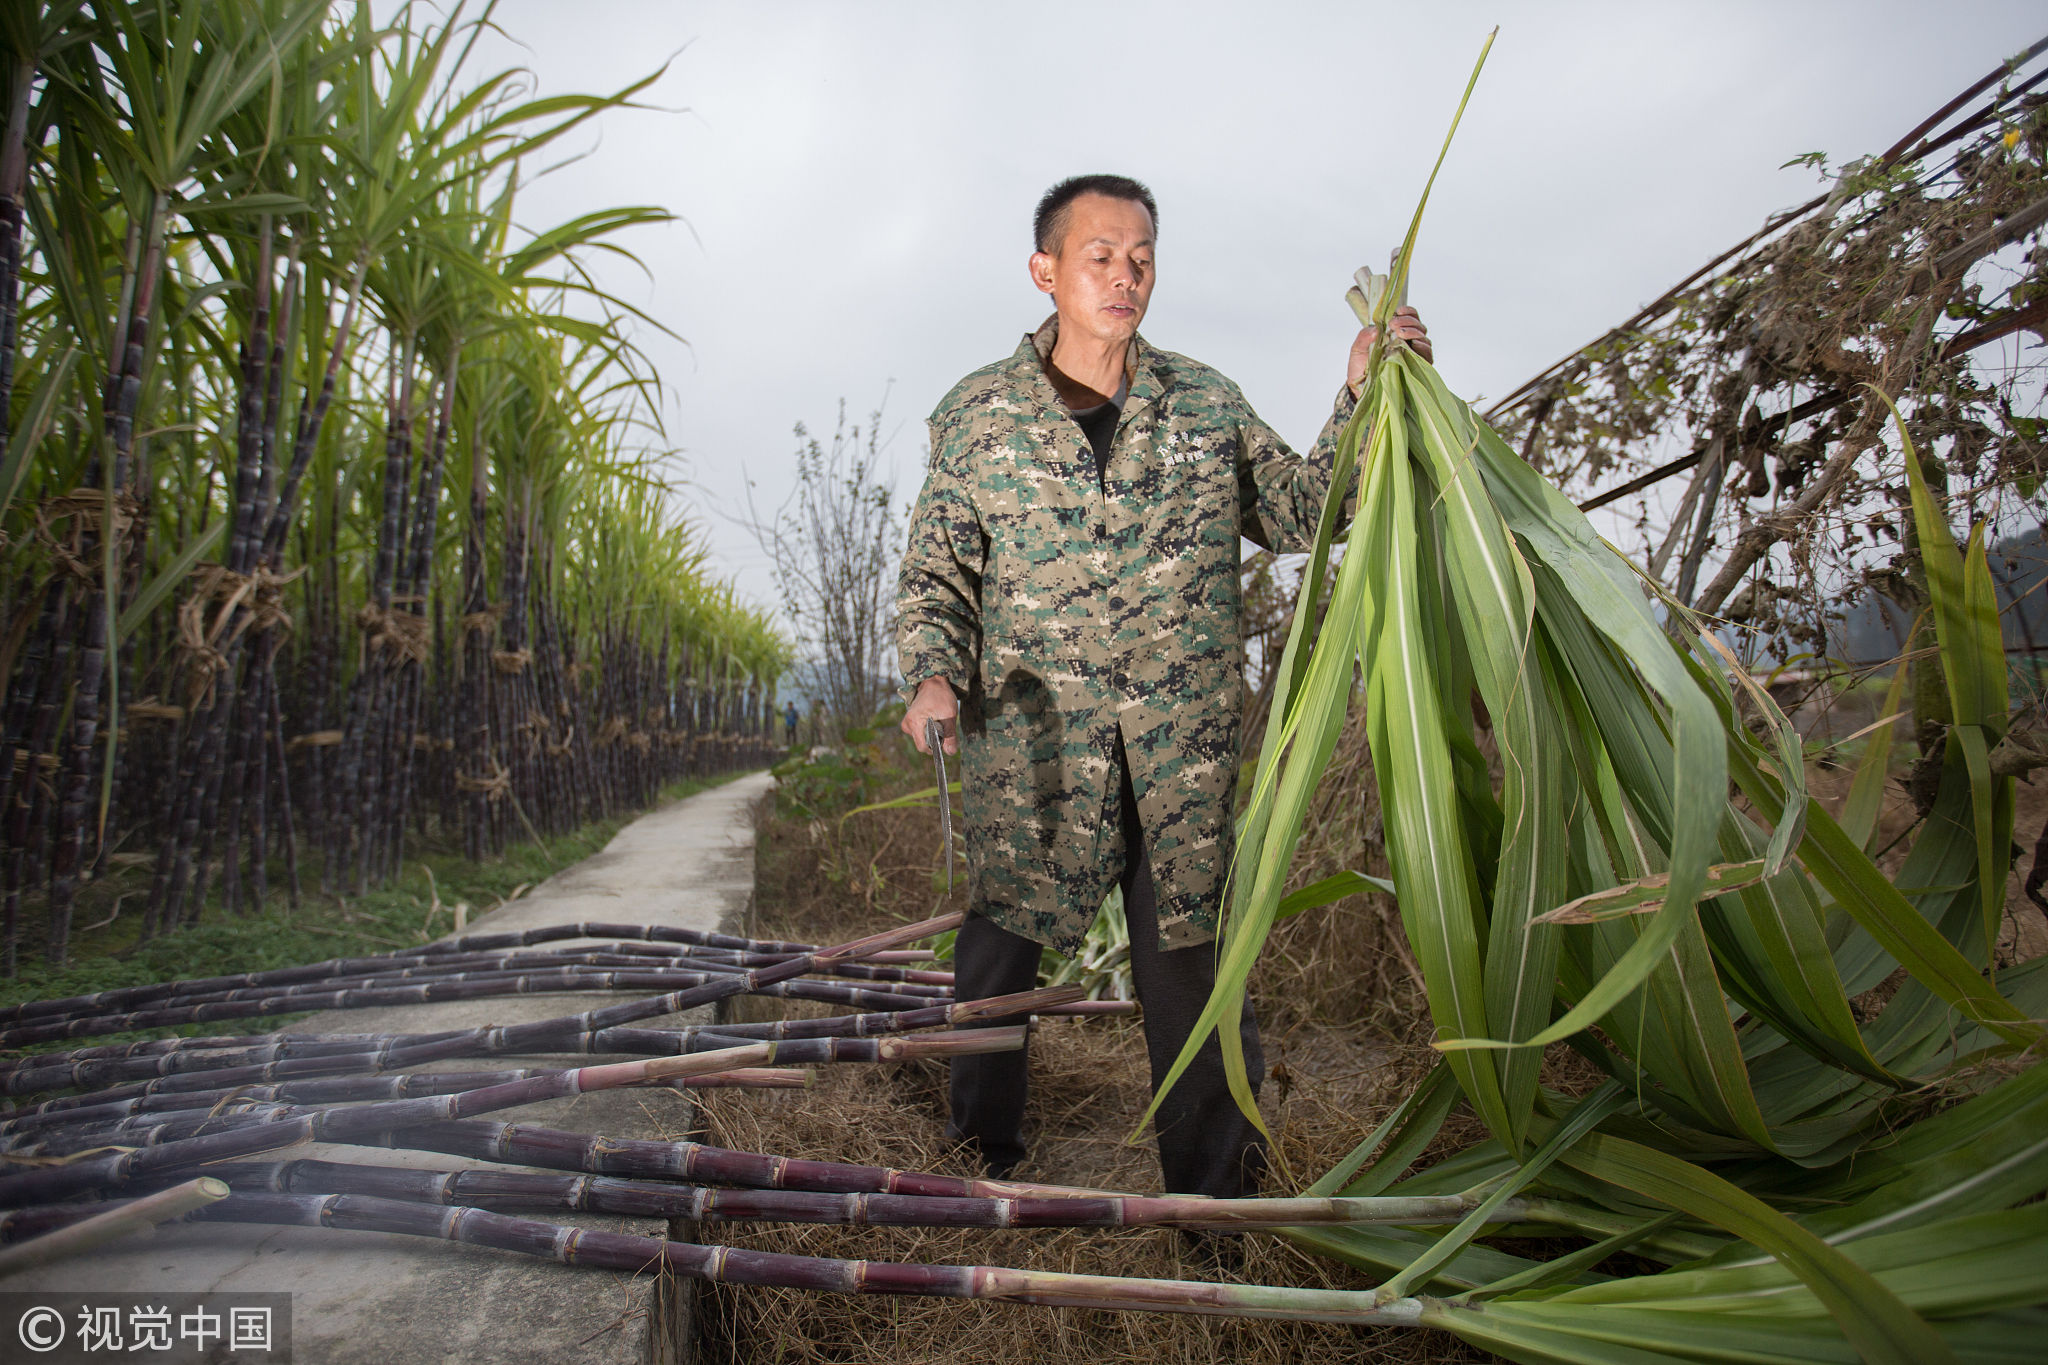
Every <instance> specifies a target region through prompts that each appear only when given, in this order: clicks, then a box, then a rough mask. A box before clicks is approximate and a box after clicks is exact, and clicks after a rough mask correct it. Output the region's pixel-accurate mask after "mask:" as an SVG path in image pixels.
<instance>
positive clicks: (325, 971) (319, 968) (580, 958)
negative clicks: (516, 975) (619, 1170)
mask: <svg viewBox="0 0 2048 1365" xmlns="http://www.w3.org/2000/svg"><path fill="white" fill-rule="evenodd" d="M791 956H792V954H788V953H755V952H743V951H740V950H738V949H733V948H703V947H700V948H695V949H693V950H692V949H685V948H680V947H673V946H670V945H666V944H662V945H657V944H632V943H618V944H596V945H593V946H591V947H587V948H558V949H546V950H542V951H539V952H490V953H484V952H479V953H463V954H451V955H446V956H436V957H434V958H431V959H427V960H421V959H418V958H413V957H400V956H397V955H395V954H381V955H378V956H375V957H349V958H331V959H329V960H328V961H325V962H314V963H309V964H307V965H305V966H302V967H277V968H272V969H271V970H268V971H261V972H240V973H236V974H234V975H231V976H211V977H198V978H194V979H191V980H186V981H164V982H156V983H153V984H151V985H147V986H123V987H119V988H116V989H114V990H106V991H96V992H94V993H93V994H91V995H74V996H68V997H65V998H63V999H56V1000H30V1001H24V1002H23V1003H21V1004H18V1005H9V1006H6V1007H0V1025H4V1024H15V1023H23V1022H27V1021H30V1020H35V1019H41V1018H48V1017H55V1016H70V1015H81V1014H92V1013H113V1012H126V1011H130V1010H134V1009H136V1008H138V1007H140V1006H142V1005H145V1004H153V1003H156V1002H159V1001H164V1000H168V999H170V998H171V997H173V996H189V995H199V994H206V993H211V992H215V991H234V990H248V989H252V988H255V987H260V986H290V985H297V984H299V983H301V982H308V981H320V982H329V983H333V982H335V981H336V980H337V979H339V978H353V977H358V976H361V977H369V976H377V977H386V978H390V979H391V980H393V981H402V980H413V979H416V978H421V977H429V976H448V975H452V974H454V973H457V972H462V971H498V970H511V969H513V968H515V967H517V968H522V969H528V970H530V969H532V968H538V967H550V966H635V967H651V968H657V969H668V968H674V969H676V970H685V971H687V970H696V971H707V970H723V969H725V968H728V967H731V968H744V967H772V966H775V965H776V964H778V963H780V962H784V961H786V960H787V959H788V958H789V957H791ZM829 971H830V974H831V975H833V976H838V977H844V978H846V979H848V980H865V981H891V982H903V983H905V984H914V985H920V986H940V987H951V985H952V984H953V974H952V973H951V972H924V971H912V970H909V969H907V968H902V967H878V966H874V965H871V964H869V963H864V962H839V963H834V964H832V966H831V967H830V968H829ZM336 988H337V989H338V987H336ZM894 993H896V994H907V995H915V994H923V993H926V992H920V991H907V990H906V991H898V992H894ZM931 993H932V994H941V993H950V991H946V992H931ZM188 1003H194V1002H188Z"/></svg>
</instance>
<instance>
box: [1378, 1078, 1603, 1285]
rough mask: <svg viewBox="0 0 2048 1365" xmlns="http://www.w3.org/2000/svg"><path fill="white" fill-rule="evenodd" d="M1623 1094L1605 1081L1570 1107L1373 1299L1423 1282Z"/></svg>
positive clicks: (1590, 1129) (1587, 1129)
mask: <svg viewBox="0 0 2048 1365" xmlns="http://www.w3.org/2000/svg"><path fill="white" fill-rule="evenodd" d="M1627 1098H1628V1097H1627V1095H1626V1094H1625V1093H1624V1092H1623V1090H1622V1088H1621V1087H1620V1086H1618V1085H1616V1084H1615V1083H1614V1082H1613V1081H1609V1082H1607V1083H1606V1084H1605V1085H1603V1086H1601V1087H1600V1088H1599V1089H1598V1090H1595V1091H1594V1092H1593V1093H1592V1094H1590V1095H1587V1096H1586V1097H1585V1098H1584V1099H1582V1100H1580V1101H1579V1102H1578V1103H1577V1104H1575V1105H1573V1106H1572V1111H1571V1113H1569V1114H1567V1115H1566V1116H1565V1118H1564V1119H1563V1121H1561V1122H1560V1123H1558V1124H1557V1125H1556V1127H1555V1128H1554V1129H1553V1130H1552V1132H1551V1134H1550V1136H1549V1137H1547V1138H1545V1139H1544V1140H1543V1143H1542V1145H1541V1146H1539V1147H1538V1148H1537V1149H1536V1151H1535V1152H1534V1153H1532V1154H1531V1155H1530V1157H1529V1159H1528V1160H1527V1161H1525V1162H1523V1163H1522V1165H1521V1166H1520V1167H1518V1168H1517V1169H1516V1170H1515V1171H1514V1173H1513V1174H1512V1175H1510V1176H1508V1177H1507V1178H1506V1179H1504V1180H1501V1181H1499V1182H1498V1183H1496V1184H1495V1185H1494V1187H1493V1188H1492V1189H1491V1190H1489V1191H1488V1192H1487V1195H1486V1198H1484V1199H1482V1200H1480V1201H1479V1204H1478V1205H1477V1206H1476V1207H1475V1208H1473V1210H1472V1211H1471V1212H1470V1213H1468V1214H1467V1215H1465V1217H1464V1218H1463V1219H1462V1220H1460V1221H1459V1223H1458V1225H1457V1226H1456V1227H1454V1228H1452V1229H1451V1230H1450V1231H1449V1232H1446V1233H1445V1234H1444V1235H1443V1236H1442V1237H1440V1238H1438V1239H1437V1242H1436V1245H1435V1246H1432V1247H1431V1248H1430V1249H1429V1250H1428V1251H1425V1252H1424V1253H1422V1255H1420V1256H1418V1257H1416V1258H1415V1259H1414V1260H1413V1261H1411V1262H1409V1263H1408V1264H1407V1265H1405V1266H1403V1267H1402V1268H1401V1269H1400V1271H1399V1272H1398V1273H1397V1274H1395V1275H1394V1276H1393V1277H1392V1278H1391V1279H1389V1280H1387V1281H1386V1282H1385V1283H1384V1284H1382V1285H1381V1286H1380V1287H1379V1289H1377V1290H1376V1291H1374V1294H1375V1297H1376V1298H1379V1299H1381V1300H1387V1299H1397V1298H1401V1297H1404V1296H1405V1295H1407V1294H1408V1293H1409V1291H1410V1289H1411V1288H1412V1287H1413V1286H1415V1285H1419V1284H1426V1283H1428V1282H1429V1279H1430V1277H1431V1276H1432V1275H1433V1274H1434V1273H1435V1271H1436V1269H1437V1267H1438V1266H1441V1265H1443V1264H1444V1263H1445V1262H1447V1261H1448V1260H1450V1258H1451V1257H1452V1256H1455V1255H1456V1254H1457V1253H1458V1252H1459V1251H1460V1250H1462V1249H1463V1248H1464V1247H1465V1246H1466V1244H1468V1243H1469V1242H1471V1240H1472V1239H1473V1238H1474V1237H1476V1236H1478V1235H1479V1234H1480V1233H1481V1232H1483V1231H1485V1230H1486V1226H1487V1223H1488V1221H1489V1220H1490V1219H1491V1218H1492V1216H1493V1213H1494V1211H1495V1210H1496V1209H1498V1208H1499V1207H1500V1206H1501V1205H1502V1204H1504V1203H1506V1202H1507V1201H1508V1200H1509V1199H1510V1198H1511V1197H1513V1196H1514V1195H1517V1194H1520V1193H1521V1192H1522V1191H1523V1190H1524V1189H1525V1188H1527V1187H1528V1185H1529V1183H1530V1182H1531V1181H1533V1180H1535V1179H1536V1177H1538V1176H1540V1175H1542V1174H1543V1172H1544V1171H1546V1170H1548V1169H1549V1167H1550V1165H1551V1163H1552V1162H1554V1161H1556V1160H1557V1159H1558V1158H1559V1157H1560V1156H1562V1155H1563V1154H1564V1152H1565V1150H1566V1149H1567V1148H1569V1147H1570V1146H1571V1145H1572V1144H1573V1143H1575V1142H1577V1141H1578V1140H1579V1139H1580V1138H1582V1137H1584V1136H1585V1135H1586V1134H1587V1133H1590V1132H1591V1131H1593V1127H1594V1125H1596V1124H1598V1123H1600V1122H1601V1121H1602V1120H1603V1119H1606V1118H1608V1117H1609V1116H1610V1115H1612V1114H1614V1113H1615V1111H1617V1110H1618V1109H1620V1108H1621V1106H1622V1104H1623V1103H1624V1102H1625V1101H1626V1100H1627Z"/></svg>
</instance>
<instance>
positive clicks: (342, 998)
mask: <svg viewBox="0 0 2048 1365" xmlns="http://www.w3.org/2000/svg"><path fill="white" fill-rule="evenodd" d="M754 975H756V974H755V973H754V972H751V971H747V972H732V973H711V972H619V971H599V970H593V971H577V970H574V969H570V970H564V971H558V972H549V973H509V974H506V975H504V976H493V977H490V978H486V979H483V980H461V979H452V980H436V981H422V982H416V983H414V984H412V985H405V986H387V987H377V986H370V987H365V988H362V989H343V990H335V991H314V990H304V991H301V990H295V989H289V988H287V989H286V990H283V991H281V992H278V993H276V994H271V995H265V996H262V997H259V998H257V999H254V1000H221V1001H215V1002H213V1003H210V1004H195V1005H173V1006H168V1007H166V1008H163V1009H152V1010H138V1011H136V1012H134V1013H132V1014H102V1015H87V1016H83V1017H79V1018H71V1019H52V1020H46V1021H44V1022H41V1023H35V1024H22V1025H19V1026H17V1027H15V1028H11V1029H0V1046H4V1047H21V1046H25V1045H27V1044H29V1043H41V1042H48V1041H50V1040H51V1039H56V1038H91V1037H96V1036H98V1035H100V1034H104V1033H126V1032H128V1031H129V1030H131V1029H148V1028H170V1027H173V1026H175V1025H179V1024H189V1023H201V1022H205V1021H207V1020H212V1019H252V1018H260V1017H262V1016H264V1015H270V1014H296V1013H299V1012H301V1011H305V1010H350V1009H370V1008H375V1007H379V1006H384V1005H410V1004H426V1003H430V1002H433V1001H442V1000H478V999H491V998H495V997H498V996H507V995H547V994H553V993H557V992H573V993H577V994H582V993H585V992H589V991H627V990H635V991H639V990H659V989H661V988H662V987H664V986H670V987H674V986H681V987H685V988H688V989H694V990H711V989H714V988H716V987H717V986H719V985H721V984H722V983H724V982H728V981H732V982H746V981H747V979H748V978H750V977H753V976H754ZM724 994H725V995H739V994H755V995H778V996H786V997H790V998H793V999H798V1000H822V1001H826V1002H829V1003H833V1004H843V1005H864V1006H867V1007H868V1008H870V1009H918V1008H921V1007H923V1006H925V1005H928V1004H929V1003H931V999H932V997H930V996H924V995H894V994H891V993H889V992H885V991H868V990H861V989H859V988H857V987H853V986H843V985H839V984H837V983H835V982H830V981H800V980H787V981H755V982H751V983H749V984H745V985H742V986H741V987H740V988H739V989H738V990H732V991H726V992H724ZM713 998H714V999H718V998H722V997H721V996H714V997H713ZM684 1008H688V1007H687V1006H685V1007H684ZM664 1012H667V1011H664ZM514 1050H525V1051H531V1050H532V1049H514Z"/></svg>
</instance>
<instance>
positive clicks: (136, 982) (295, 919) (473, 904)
mask: <svg viewBox="0 0 2048 1365" xmlns="http://www.w3.org/2000/svg"><path fill="white" fill-rule="evenodd" d="M744 775H745V774H743V773H725V774H721V775H719V776H716V777H710V778H687V779H685V780H683V781H681V782H677V783H674V784H672V785H670V786H668V787H666V788H664V789H663V791H662V797H663V800H664V801H668V800H676V799H680V798H682V797H685V796H693V795H695V794H696V793H698V792H701V791H706V790H708V789H710V788H712V787H717V786H722V785H724V784H725V783H727V782H730V781H732V780H733V779H735V778H738V777H742V776H744ZM639 814H640V812H637V811H636V812H629V813H626V814H623V815H620V816H616V817H613V818H610V819H605V820H594V821H592V822H591V823H589V824H587V825H584V826H583V827H581V828H580V829H577V830H575V831H574V832H572V833H569V834H565V835H558V836H556V837H554V838H552V839H549V840H548V841H547V843H546V847H545V849H544V850H543V848H542V847H541V846H540V845H537V844H535V843H533V842H531V841H526V842H522V843H518V844H513V845H511V846H510V847H508V848H507V849H506V851H505V853H504V856H502V857H496V858H487V859H485V860H484V861H482V862H470V861H469V860H468V859H466V858H464V857H463V856H462V854H461V852H460V851H459V850H451V849H447V848H440V847H432V846H429V847H426V848H422V849H418V850H416V851H414V852H413V853H412V854H411V856H409V857H407V859H406V860H405V870H404V872H403V874H402V875H400V876H399V877H398V878H396V879H395V880H394V881H393V882H392V883H391V884H390V885H388V886H385V887H382V888H379V889H378V890H375V891H372V892H370V893H369V894H368V895H363V896H353V897H347V898H344V897H341V896H335V895H330V894H325V893H322V892H320V891H319V890H318V889H317V874H316V875H313V876H309V877H308V878H307V880H308V883H309V885H308V886H307V887H306V894H305V897H304V899H303V900H302V902H301V904H300V908H299V909H298V910H297V911H293V910H292V909H291V908H290V905H289V902H288V898H287V897H286V895H285V894H284V891H283V887H282V878H281V876H276V875H274V876H273V877H272V879H271V885H272V894H271V896H270V899H269V902H268V904H267V905H266V907H265V909H264V910H263V911H262V913H260V914H249V915H229V914H228V913H227V912H226V911H225V910H223V909H222V908H221V906H220V905H219V904H218V902H217V901H210V902H209V903H208V905H207V907H206V913H205V914H204V915H203V916H202V917H201V918H200V922H199V923H198V924H196V925H192V926H189V927H187V928H183V929H180V930H178V931H177V932H176V933H174V934H170V935H167V936H165V937H162V938H157V939H153V940H151V941H149V942H147V943H139V942H137V933H138V931H139V929H140V927H141V915H140V913H139V903H140V901H141V899H142V897H143V896H144V895H146V894H147V892H148V887H149V876H150V869H149V868H147V867H134V868H123V869H119V870H117V871H115V872H114V873H112V874H110V875H109V876H107V877H106V878H104V879H103V880H102V881H101V882H100V883H99V884H97V885H95V886H94V887H92V888H90V890H91V892H92V894H91V896H90V897H89V898H88V897H86V896H81V897H80V911H79V918H80V919H81V920H83V921H85V922H86V923H87V924H91V923H92V922H93V920H94V919H96V918H99V917H103V916H104V915H105V914H106V913H107V911H108V909H109V908H110V907H112V905H113V904H114V902H115V900H116V899H117V898H125V899H126V900H127V901H128V903H129V906H130V907H131V908H129V909H126V910H124V912H123V913H122V914H121V915H120V916H119V917H117V918H116V919H115V920H114V922H113V923H112V924H110V925H106V926H105V927H102V928H98V929H94V930H92V931H91V932H89V933H78V934H74V935H73V937H72V954H71V961H70V962H69V963H68V964H67V965H66V966H64V967H62V968H52V967H50V966H48V965H47V964H45V963H44V962H43V961H42V959H41V957H40V955H39V954H40V948H41V944H40V942H31V941H29V938H30V936H29V935H27V934H24V936H23V939H24V941H23V944H22V960H21V968H20V973H19V975H17V976H16V977H15V978H14V979H12V980H7V981H0V1005H11V1004H15V1003H18V1002H21V1001H26V1000H49V999H56V998H61V997H65V996H73V995H87V994H90V993H92V992H94V991H103V990H111V989H114V988H116V987H121V986H142V985H148V984H151V983H153V982H158V981H175V980H183V979H187V978H191V977H207V976H226V975H230V974H233V973H237V972H255V971H265V970H268V969H270V968H274V967H290V966H296V965H298V964H301V963H307V962H321V961H325V960H327V959H329V958H336V957H366V956H369V955H371V954H375V953H386V952H390V951H391V950H392V949H394V948H409V947H412V946H414V945H416V944H420V943H425V942H427V941H428V940H430V939H434V938H438V937H440V936H441V935H443V934H446V933H448V932H449V931H451V930H452V929H453V928H454V927H455V907H456V906H458V905H466V906H467V907H468V909H467V912H466V915H467V918H468V920H469V921H471V922H474V921H475V920H476V919H477V918H478V917H479V916H481V915H484V914H486V913H488V912H489V911H491V910H494V909H496V908H497V907H498V906H499V905H502V904H503V903H504V902H505V901H507V900H510V899H512V898H513V897H514V896H515V895H517V894H518V893H519V892H521V891H523V890H524V889H525V888H526V887H529V886H534V885H538V884H539V883H541V882H543V881H545V880H546V879H547V878H548V877H549V876H551V875H552V874H553V873H555V872H558V871H561V870H562V869H563V868H566V867H568V866H569V865H570V864H572V863H575V862H577V861H579V860H580V859H583V858H587V857H589V856H590V855H591V854H593V853H596V852H598V851H599V850H600V849H602V848H603V847H604V846H605V845H606V844H607V843H609V842H611V838H612V836H613V835H614V834H617V833H618V832H619V830H620V829H622V828H624V827H625V826H626V825H627V824H629V823H630V822H631V821H632V820H634V819H635V818H637V817H638V815H639ZM95 907H97V908H95ZM23 908H24V910H25V911H27V912H28V913H26V914H25V915H24V916H23V918H24V919H25V920H28V919H32V918H33V917H34V910H35V904H34V902H29V903H28V904H25V905H24V907H23ZM24 927H27V926H24ZM273 1026H274V1024H273ZM261 1028H262V1025H261V1024H259V1023H258V1022H257V1021H255V1020H249V1021H241V1020H232V1021H226V1022H224V1023H223V1022H215V1023H205V1024H192V1025H188V1026H186V1027H184V1028H180V1029H175V1030H170V1032H176V1033H187V1034H202V1033H203V1034H212V1033H222V1032H228V1033H244V1032H249V1033H253V1032H258V1031H260V1029H261ZM164 1032H165V1030H152V1031H151V1032H150V1033H149V1034H147V1035H145V1034H140V1033H138V1034H116V1035H110V1036H108V1037H103V1038H92V1039H89V1040H85V1041H89V1042H92V1043H111V1042H123V1041H127V1040H129V1039H131V1038H142V1037H145V1036H160V1035H162V1034H163V1033H164ZM77 1045H78V1044H76V1043H69V1042H56V1043H51V1044H48V1045H47V1046H46V1047H34V1048H29V1049H26V1050H27V1051H31V1052H35V1051H44V1050H47V1049H48V1048H60V1049H61V1048H68V1047H73V1046H77Z"/></svg>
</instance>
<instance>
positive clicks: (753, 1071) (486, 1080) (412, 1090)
mask: <svg viewBox="0 0 2048 1365" xmlns="http://www.w3.org/2000/svg"><path fill="white" fill-rule="evenodd" d="M736 1041H737V1042H738V1043H745V1042H747V1041H749V1040H747V1039H744V1038H743V1039H738V1040H736ZM560 1069H561V1068H559V1067H521V1068H517V1069H515V1070H511V1071H413V1072H408V1073H407V1074H405V1075H403V1076H379V1075H371V1076H360V1075H359V1076H325V1077H315V1078H310V1079H306V1080H299V1081H280V1082H278V1083H277V1084H275V1085H236V1086H226V1087H222V1088H218V1089H214V1090H186V1091H177V1092H172V1093H166V1094H157V1095H139V1096H136V1097H135V1098H133V1099H126V1100H109V1101H106V1102H104V1103H100V1104H89V1105H75V1106H73V1107H71V1108H68V1109H46V1110H37V1111H24V1112H22V1113H18V1114H13V1115H10V1116H9V1117H8V1118H6V1119H4V1120H0V1139H11V1138H15V1137H19V1136H21V1135H22V1134H24V1133H30V1132H42V1131H48V1130H51V1129H56V1128H62V1127H64V1126H65V1125H67V1124H80V1125H83V1124H101V1123H117V1122H120V1121H122V1120H124V1119H131V1118H135V1117H138V1116H140V1115H144V1114H176V1113H180V1112H183V1111H187V1110H194V1109H197V1110H208V1111H210V1110H212V1109H213V1108H214V1107H215V1106H217V1105H222V1104H229V1103H241V1102H243V1101H247V1102H249V1103H251V1104H303V1105H328V1104H342V1103H349V1102H353V1101H358V1100H402V1099H410V1098H411V1097H413V1096H415V1095H452V1094H455V1093H456V1092H457V1091H461V1090H477V1089H480V1088H482V1087H484V1086H487V1085H502V1084H504V1083H505V1082H506V1081H520V1080H525V1079H526V1078H528V1077H530V1076H544V1075H550V1074H552V1073H553V1072H555V1071H558V1070H560ZM810 1079H811V1073H810V1072H808V1071H805V1070H802V1069H800V1068H797V1067H759V1066H754V1067H740V1068H738V1069H736V1070H732V1071H720V1072H715V1073H712V1074H710V1075H704V1076H685V1077H683V1078H682V1079H680V1080H675V1081H668V1082H664V1084H666V1085H670V1086H681V1087H686V1088H688V1089H691V1090H710V1089H727V1088H739V1089H755V1090H801V1089H803V1088H805V1087H806V1086H808V1085H809V1084H810Z"/></svg>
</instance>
